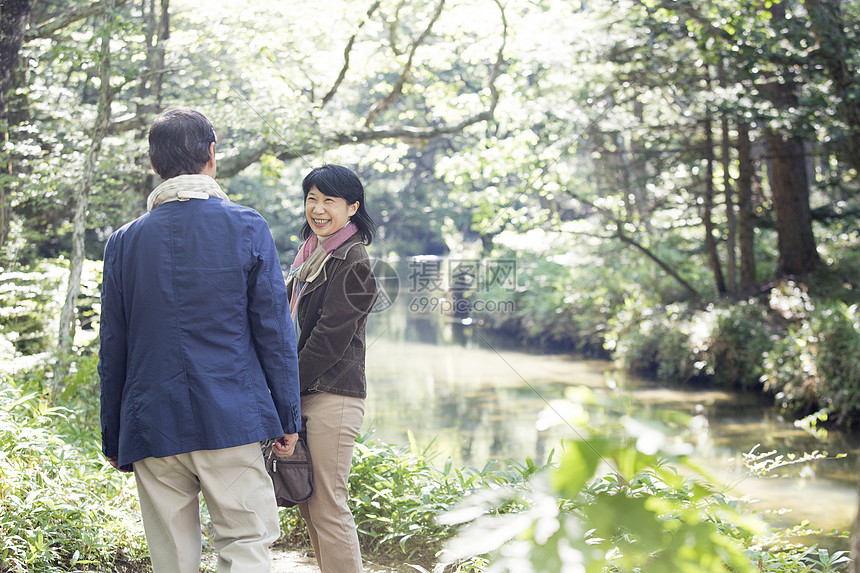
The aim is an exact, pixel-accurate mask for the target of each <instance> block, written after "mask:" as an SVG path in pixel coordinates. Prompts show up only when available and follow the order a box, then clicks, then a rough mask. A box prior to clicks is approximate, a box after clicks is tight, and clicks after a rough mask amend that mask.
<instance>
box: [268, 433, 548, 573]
mask: <svg viewBox="0 0 860 573" xmlns="http://www.w3.org/2000/svg"><path fill="white" fill-rule="evenodd" d="M432 461H433V455H432V454H431V453H429V451H428V450H427V449H425V450H423V451H419V450H418V449H417V447H415V446H414V444H413V446H412V447H409V446H404V447H395V446H392V445H389V444H382V443H377V442H374V441H373V440H372V439H371V437H370V436H369V435H364V436H359V438H358V441H357V442H356V446H355V455H354V456H353V461H352V473H351V474H350V484H349V485H350V497H351V499H350V507H351V509H352V512H353V515H354V516H355V521H356V525H357V527H358V532H359V541H360V542H361V546H362V554H363V556H364V557H365V558H367V559H370V560H372V561H378V562H381V563H388V564H391V565H401V564H403V563H410V564H412V565H414V566H427V567H429V566H432V564H433V563H435V561H436V556H437V554H438V552H439V551H440V550H441V549H442V546H443V544H444V542H445V541H446V540H447V539H449V538H450V537H452V536H453V535H454V534H455V532H456V530H455V528H453V527H451V526H449V525H445V524H442V523H440V522H439V521H438V520H437V517H438V516H439V515H441V514H442V513H444V512H446V511H448V510H450V509H451V508H452V507H454V505H455V504H457V503H459V502H460V501H461V500H462V499H463V498H464V497H465V496H467V495H469V494H472V493H475V492H478V491H482V490H485V489H487V488H491V489H492V488H497V487H500V486H503V485H504V486H507V487H513V488H516V487H517V486H518V485H520V484H522V483H523V482H524V480H525V478H526V477H528V476H529V475H532V474H533V473H535V472H536V471H537V470H538V469H539V468H538V467H537V466H535V465H534V463H533V462H532V461H531V460H527V462H526V464H525V465H521V464H516V463H514V462H510V465H511V469H510V471H501V470H496V469H494V465H495V464H494V463H493V462H491V463H489V464H487V466H486V467H484V468H483V469H482V470H477V469H475V468H468V469H458V468H453V467H452V465H451V462H450V460H448V463H446V464H445V466H444V467H443V468H442V469H437V468H435V467H434V466H433V464H432ZM515 509H516V505H507V506H503V507H501V508H499V510H498V511H500V512H507V511H513V510H515ZM281 523H282V530H284V531H286V532H287V537H286V539H285V540H288V541H289V542H290V543H293V544H305V545H307V544H309V542H308V541H307V540H306V531H305V526H304V523H303V521H302V519H301V517H300V516H299V512H298V510H296V509H295V508H291V509H289V510H284V511H282V513H281ZM478 561H482V560H480V559H479V560H478ZM461 570H464V571H465V570H467V569H461ZM478 570H479V569H478Z"/></svg>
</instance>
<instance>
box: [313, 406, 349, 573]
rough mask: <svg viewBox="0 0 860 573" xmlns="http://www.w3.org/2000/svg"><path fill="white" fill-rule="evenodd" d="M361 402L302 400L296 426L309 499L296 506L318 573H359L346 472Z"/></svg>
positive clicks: (347, 474)
mask: <svg viewBox="0 0 860 573" xmlns="http://www.w3.org/2000/svg"><path fill="white" fill-rule="evenodd" d="M363 420H364V400H363V399H362V398H352V397H349V396H340V395H338V394H329V393H321V394H310V395H307V396H302V424H303V426H304V427H305V429H306V430H307V435H308V448H309V449H310V451H311V460H312V461H313V466H314V495H313V497H311V498H310V499H309V500H308V501H307V502H306V503H302V504H299V511H300V512H301V514H302V517H304V518H305V522H306V523H307V526H308V533H309V534H310V538H311V543H313V546H314V553H316V557H317V561H318V562H319V566H320V571H321V572H322V573H361V571H363V569H362V566H361V549H360V548H359V546H358V532H357V531H356V530H355V520H354V519H353V517H352V512H350V510H349V504H348V502H349V489H348V488H349V469H350V464H351V463H352V450H353V446H354V445H355V437H356V436H357V435H358V431H359V429H361V423H362V421H363Z"/></svg>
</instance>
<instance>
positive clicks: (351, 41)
mask: <svg viewBox="0 0 860 573" xmlns="http://www.w3.org/2000/svg"><path fill="white" fill-rule="evenodd" d="M380 4H382V0H376V2H375V3H374V4H373V6H371V7H370V9H369V10H368V11H367V16H366V17H365V18H364V20H362V21H361V24H359V25H358V29H357V30H356V31H355V34H353V35H352V37H351V38H350V39H349V42H347V44H346V48H344V49H343V67H342V68H341V69H340V74H338V76H337V80H335V82H334V85H333V86H331V89H330V90H329V91H328V93H327V94H325V97H323V98H322V103H321V104H320V109H322V108H324V107H325V105H326V104H327V103H328V102H329V101H330V100H331V98H333V97H334V94H335V93H337V89H338V88H339V87H340V84H341V82H343V79H344V78H345V77H346V71H347V70H348V69H349V55H350V53H352V46H353V45H354V44H355V39H356V38H357V37H358V33H359V32H361V29H362V28H364V25H365V24H366V23H367V21H368V20H370V17H371V16H372V15H373V13H374V12H376V9H377V8H379V5H380Z"/></svg>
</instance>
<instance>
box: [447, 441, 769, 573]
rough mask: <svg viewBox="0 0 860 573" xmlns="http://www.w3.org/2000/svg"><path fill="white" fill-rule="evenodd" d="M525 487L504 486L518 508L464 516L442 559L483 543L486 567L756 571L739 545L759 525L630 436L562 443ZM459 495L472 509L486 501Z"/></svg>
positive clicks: (482, 506) (458, 555)
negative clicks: (556, 458)
mask: <svg viewBox="0 0 860 573" xmlns="http://www.w3.org/2000/svg"><path fill="white" fill-rule="evenodd" d="M607 465H608V466H609V467H611V468H615V469H612V470H610V471H608V472H607V471H606V468H607ZM529 485H530V489H529V491H528V492H527V494H526V495H524V496H523V495H520V494H516V493H515V492H508V498H509V499H517V500H519V501H520V503H522V504H523V505H524V506H525V509H524V510H523V511H522V512H519V513H517V514H516V515H503V516H496V517H488V516H484V517H478V518H477V519H474V518H470V519H468V520H462V521H472V523H471V524H470V525H469V526H468V527H466V528H464V530H463V531H462V533H461V535H460V536H459V537H458V538H457V539H456V540H455V541H454V542H452V543H451V544H449V546H448V548H447V554H443V556H444V557H443V562H442V563H443V564H444V563H450V562H452V561H454V560H456V559H457V558H462V557H464V556H466V555H470V554H472V552H478V551H486V552H489V554H490V555H489V561H490V563H491V565H490V567H488V568H487V571H493V572H502V571H511V572H514V571H529V570H533V571H542V572H545V573H552V572H561V571H568V570H579V571H589V572H601V571H638V570H644V571H657V572H660V571H665V572H667V573H668V572H675V571H701V572H704V571H713V572H728V571H736V572H741V571H748V572H750V573H752V572H753V571H755V570H756V569H755V567H754V565H753V564H752V562H751V561H750V557H749V556H748V555H747V553H746V551H745V543H746V542H747V541H748V540H749V539H751V538H752V536H753V535H754V534H755V532H756V531H758V530H759V528H760V526H759V524H758V523H757V522H756V521H755V520H751V519H749V518H746V517H744V516H743V515H742V514H741V513H740V512H738V511H737V509H736V507H735V506H734V505H733V504H732V503H730V502H728V501H727V500H726V499H724V498H723V496H722V495H720V494H719V493H718V492H717V491H716V490H714V489H713V488H712V487H711V486H709V485H707V484H706V483H704V482H702V481H699V480H687V479H683V478H681V477H680V475H679V474H678V473H677V471H676V470H675V469H674V468H673V467H672V466H669V465H666V464H664V463H663V462H661V461H660V460H659V459H658V458H657V457H656V456H655V455H653V454H645V453H643V452H641V451H639V450H637V449H636V448H635V447H634V446H633V445H632V444H631V443H625V442H621V443H619V442H613V441H612V440H606V439H592V440H587V441H586V440H576V441H571V442H566V443H565V446H564V454H563V456H562V459H561V462H560V464H559V465H558V466H557V467H554V468H552V469H550V470H547V471H546V472H543V473H541V474H539V475H538V476H536V478H534V479H532V480H530V481H529ZM497 497H503V496H497ZM465 503H466V504H471V505H472V515H474V516H477V515H481V513H482V512H483V511H486V510H487V509H489V508H490V507H492V506H493V504H492V501H491V502H490V503H488V502H487V500H481V499H478V500H471V501H470V500H468V499H467V500H466V502H465ZM467 507H468V505H467ZM461 511H462V510H461ZM456 520H457V515H456V514H454V516H453V517H448V518H446V522H451V521H456ZM473 520H474V521H473Z"/></svg>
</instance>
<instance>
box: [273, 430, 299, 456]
mask: <svg viewBox="0 0 860 573" xmlns="http://www.w3.org/2000/svg"><path fill="white" fill-rule="evenodd" d="M298 441H299V435H298V434H284V436H283V437H281V438H278V439H277V440H275V442H274V443H273V444H272V451H273V452H274V453H275V455H276V456H278V457H279V458H285V457H288V456H291V455H293V452H294V451H296V442H298Z"/></svg>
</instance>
